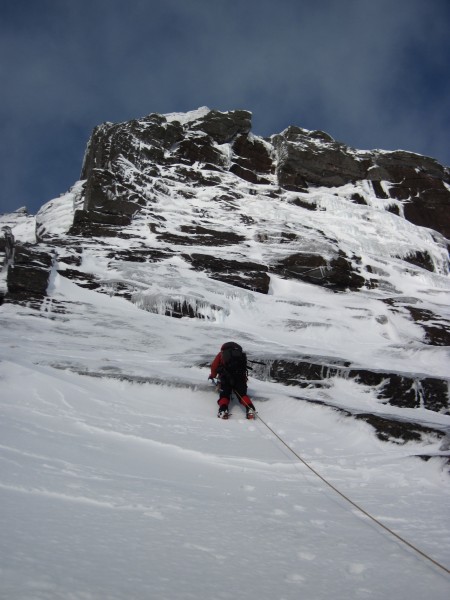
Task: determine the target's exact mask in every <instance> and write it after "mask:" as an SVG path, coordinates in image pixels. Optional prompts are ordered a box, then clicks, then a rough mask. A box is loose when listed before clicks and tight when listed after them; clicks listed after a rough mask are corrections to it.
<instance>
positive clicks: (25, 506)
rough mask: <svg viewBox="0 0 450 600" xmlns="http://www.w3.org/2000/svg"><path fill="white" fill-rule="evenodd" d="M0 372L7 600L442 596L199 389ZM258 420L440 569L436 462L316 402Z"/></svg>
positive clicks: (4, 367)
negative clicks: (225, 417) (223, 417)
mask: <svg viewBox="0 0 450 600" xmlns="http://www.w3.org/2000/svg"><path fill="white" fill-rule="evenodd" d="M0 378H1V381H2V403H1V411H2V418H1V426H0V427H1V440H2V443H1V457H2V463H3V467H2V475H1V480H0V497H1V505H2V515H3V519H2V521H3V523H2V531H3V534H2V542H1V554H2V557H3V560H2V579H3V582H4V584H3V592H2V594H5V595H4V596H2V597H4V598H5V600H6V598H8V599H11V598H14V599H19V598H20V599H22V598H36V599H41V598H42V599H44V598H45V599H47V598H73V599H77V600H78V599H80V600H81V599H83V600H84V599H85V598H99V597H104V598H108V599H109V598H111V599H122V598H125V597H126V598H133V599H134V598H135V599H136V600H137V599H138V598H142V597H149V598H167V600H169V598H171V599H173V598H175V599H177V598H180V599H181V598H194V597H197V598H205V599H206V598H224V599H227V598H233V597H236V596H238V597H240V598H248V599H250V598H255V597H258V598H267V599H269V598H286V599H290V598H292V599H293V598H298V595H299V594H306V595H307V596H308V597H315V598H326V597H329V596H330V595H331V594H333V597H335V598H342V599H344V598H380V599H381V598H385V597H387V595H388V594H392V595H393V596H394V597H396V598H405V599H406V598H422V597H424V595H425V594H426V593H427V591H428V592H429V590H430V589H433V598H437V599H440V598H442V599H443V598H445V597H446V592H447V591H448V580H447V581H446V580H445V577H443V576H442V575H441V574H440V573H439V572H438V571H437V570H436V569H434V568H430V566H429V565H427V564H426V563H424V561H423V560H422V559H420V558H418V557H417V556H415V555H414V553H412V552H410V551H409V550H408V549H405V548H404V547H402V546H401V544H398V543H397V542H396V541H395V540H393V539H391V538H390V537H389V536H388V535H386V534H385V533H384V532H382V531H380V530H379V529H377V528H376V527H375V526H374V525H373V524H372V523H370V522H368V521H367V519H365V518H362V517H361V516H360V515H358V514H355V511H354V510H353V509H352V508H351V507H349V506H346V504H345V502H343V501H342V499H341V498H339V497H338V496H336V495H335V494H334V493H332V492H331V490H329V489H327V488H326V487H324V485H323V484H322V483H321V482H320V481H319V480H318V479H317V478H316V477H315V476H314V475H313V474H312V473H311V472H310V471H308V470H307V469H306V468H305V467H304V466H302V465H301V464H299V463H298V462H296V461H295V459H293V456H292V455H290V453H289V452H288V451H287V449H286V448H285V447H283V446H282V445H281V444H280V443H279V442H278V441H277V440H276V439H275V438H274V436H273V435H272V434H270V432H269V431H268V430H267V429H266V428H265V427H264V425H263V424H262V422H261V421H259V420H257V421H255V422H252V423H249V422H247V421H246V420H245V419H243V413H242V412H240V411H241V408H240V406H238V405H237V404H235V405H233V410H232V412H233V416H232V418H231V420H230V421H228V422H223V421H220V420H218V419H217V418H216V416H215V415H216V408H215V407H216V405H215V394H214V392H213V391H201V390H200V391H195V390H192V389H183V388H178V387H170V386H159V385H152V384H141V385H138V384H131V383H127V382H124V381H121V382H120V381H114V380H110V379H99V378H92V377H86V376H80V375H77V374H74V373H69V372H67V371H60V370H55V369H52V368H50V367H34V368H33V367H30V366H24V365H20V364H17V363H12V362H8V361H3V362H2V363H0ZM259 385H262V384H261V382H260V383H259ZM281 390H282V388H280V392H281ZM258 409H259V410H260V411H261V414H264V417H265V419H266V420H267V421H268V423H270V425H271V427H273V428H274V429H275V430H276V431H277V433H278V434H279V435H281V436H282V437H283V438H284V439H286V440H287V441H288V442H289V443H291V444H292V446H293V447H294V448H295V449H296V451H298V452H302V453H304V455H305V457H306V458H307V459H308V460H309V461H311V462H313V463H314V466H315V467H316V468H319V469H320V470H321V471H322V473H323V474H324V475H326V476H327V477H329V478H330V480H331V481H332V482H333V484H335V485H342V486H343V487H344V488H345V491H346V492H347V493H350V494H351V495H353V499H356V500H358V501H360V502H361V503H363V504H364V505H365V507H366V508H369V509H371V510H375V511H376V514H377V516H380V518H383V519H384V520H386V521H387V522H388V524H389V525H392V526H393V527H394V528H395V529H396V530H397V531H401V532H402V533H405V535H409V536H410V537H411V536H412V537H413V538H414V540H415V541H416V542H417V540H418V539H419V540H420V542H421V544H422V546H424V547H425V548H426V549H427V550H429V551H430V552H432V553H434V556H438V557H440V558H441V559H445V558H446V557H447V558H448V548H449V545H448V541H449V540H448V533H447V534H446V533H445V532H444V530H443V528H442V521H443V519H444V518H445V512H446V507H445V506H440V503H439V502H436V501H437V499H438V498H440V497H442V494H443V490H445V493H448V489H449V486H448V482H447V485H446V483H445V478H443V477H444V476H443V473H442V471H441V469H440V468H439V465H438V463H436V464H435V468H433V467H431V469H430V465H428V464H425V463H423V464H421V463H420V462H419V461H418V459H410V458H408V457H407V453H406V452H405V449H402V450H401V451H400V450H399V449H397V448H395V447H394V448H392V447H391V446H390V445H389V444H383V443H381V442H378V441H377V440H376V439H375V438H374V437H373V434H372V433H371V432H370V430H369V427H368V426H366V425H361V424H360V425H359V426H358V427H357V428H356V432H355V425H354V423H353V422H352V421H350V420H348V419H347V420H346V419H342V418H339V417H336V415H335V414H334V411H332V410H329V409H326V410H325V411H324V409H323V408H321V407H317V406H314V405H309V404H305V403H302V402H299V401H295V400H293V399H289V398H287V397H282V396H279V397H278V398H275V397H270V398H269V399H267V400H266V401H262V402H259V403H258ZM410 451H411V449H410ZM394 497H395V502H393V499H394ZM431 507H433V510H432V513H431V514H430V508H431ZM380 513H381V514H380ZM424 518H425V519H426V528H425V527H424V526H423V521H422V519H424ZM421 522H422V526H421Z"/></svg>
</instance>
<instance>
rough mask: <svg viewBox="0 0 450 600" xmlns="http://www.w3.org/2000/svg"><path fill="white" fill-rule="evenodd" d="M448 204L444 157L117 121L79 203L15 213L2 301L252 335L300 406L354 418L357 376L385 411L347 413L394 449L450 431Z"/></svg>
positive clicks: (196, 123)
mask: <svg viewBox="0 0 450 600" xmlns="http://www.w3.org/2000/svg"><path fill="white" fill-rule="evenodd" d="M449 208H450V170H449V169H448V168H447V167H444V166H442V165H440V164H439V163H438V162H437V161H435V160H434V159H432V158H428V157H424V156H420V155H417V154H413V153H411V152H406V151H401V150H399V151H394V152H388V151H383V150H371V151H366V150H364V151H362V150H356V149H353V148H350V147H349V146H347V145H345V144H344V143H341V142H338V141H336V140H334V139H333V138H332V137H331V136H330V135H328V134H327V133H325V132H322V131H308V130H306V129H303V128H301V127H297V126H291V127H288V128H287V129H286V130H284V131H282V132H281V133H278V134H275V135H272V136H270V137H267V138H263V137H260V136H257V135H255V134H254V133H252V123H251V113H249V112H248V111H245V110H235V111H229V112H219V111H217V110H210V109H208V108H200V109H198V110H196V111H192V112H188V113H176V114H165V115H160V114H150V115H148V116H146V117H144V118H141V119H136V120H133V121H129V122H125V123H117V124H115V123H104V124H102V125H99V126H98V127H96V128H95V130H94V131H93V133H92V136H91V138H90V140H89V142H88V144H87V149H86V153H85V157H84V161H83V166H82V171H81V176H80V181H78V182H75V183H74V185H73V187H72V188H71V189H70V190H69V191H68V192H67V193H65V194H63V195H62V196H60V197H59V198H56V199H54V200H51V201H50V202H48V203H47V204H45V205H44V206H43V207H42V208H41V210H40V211H39V212H38V214H37V215H35V216H32V215H28V214H27V213H26V211H24V210H20V211H18V212H16V213H13V214H9V215H2V216H1V217H0V226H2V227H9V228H10V229H11V231H12V233H13V236H14V251H13V254H12V256H6V254H7V252H6V250H7V247H6V246H7V241H6V237H5V239H2V240H1V244H2V246H0V250H1V251H3V252H4V253H5V256H4V263H5V266H4V270H3V276H4V280H5V282H4V290H3V292H2V298H1V301H2V302H3V303H4V304H5V306H6V305H7V304H15V305H18V306H22V307H24V306H25V307H28V309H29V310H32V311H35V313H36V314H39V315H40V316H44V317H46V318H51V319H67V318H70V315H71V314H72V311H73V310H74V308H73V307H74V305H75V304H76V303H77V301H78V300H77V297H76V295H75V296H74V297H73V298H70V296H68V297H65V298H62V297H61V296H58V295H57V294H55V289H56V287H57V286H56V285H55V281H56V280H57V278H59V279H58V281H61V279H64V280H70V281H71V282H72V283H73V284H75V285H76V286H77V287H78V288H85V289H87V290H91V291H92V292H95V293H100V294H108V295H110V296H113V297H117V296H118V297H121V298H123V299H125V300H126V301H127V302H130V303H133V304H134V305H135V306H137V307H139V308H140V309H142V310H145V311H148V312H150V313H152V314H154V315H156V316H158V318H160V319H161V318H164V319H169V320H173V319H174V318H178V319H181V320H189V322H190V323H191V324H192V328H191V329H192V331H193V332H194V333H195V325H193V324H194V323H201V327H202V328H204V327H209V330H208V331H209V335H210V337H211V348H212V347H214V348H215V346H216V345H217V344H218V343H219V342H218V340H219V338H221V336H226V337H234V338H235V339H238V340H239V339H240V340H243V342H244V343H245V344H246V345H247V346H248V350H249V353H250V354H251V356H252V357H253V358H254V359H255V360H256V361H257V363H256V364H255V365H254V370H253V372H252V376H253V377H255V378H256V379H260V380H272V381H277V382H282V383H284V384H286V385H289V386H292V396H293V397H297V398H301V399H303V400H307V401H310V402H319V403H323V404H328V405H332V406H335V407H336V408H338V409H339V406H340V402H339V393H338V391H339V385H340V382H342V381H347V382H348V381H350V382H351V383H352V385H353V386H354V389H355V390H358V393H359V394H360V396H361V397H362V396H363V395H364V394H366V393H370V394H372V396H373V397H375V398H376V400H377V402H376V404H371V405H370V406H368V405H364V404H358V403H357V402H355V404H354V406H353V408H352V409H351V410H350V411H349V409H348V406H347V407H346V414H350V413H351V414H353V415H354V416H356V417H358V418H362V419H365V420H366V421H367V422H369V423H370V424H371V425H373V427H374V428H375V431H376V432H377V434H378V435H379V436H380V437H381V438H382V439H391V440H395V441H397V442H398V443H405V441H407V440H409V439H416V438H420V437H421V436H427V435H436V436H440V437H445V428H443V427H440V426H439V425H437V424H436V423H434V422H433V419H428V420H427V419H424V414H430V412H429V411H431V413H434V414H436V415H437V414H449V403H448V395H449V378H448V371H446V368H445V364H446V361H448V346H449V345H450V334H449V320H450V309H449V304H450V303H449V298H450V296H449V291H450V285H449V270H448V243H449V242H448V238H449V237H450V211H449ZM5 231H6V230H5ZM237 315H239V316H240V318H239V319H237ZM246 321H247V322H249V321H251V322H252V323H253V325H254V327H255V326H256V325H255V323H256V324H257V327H258V330H259V331H260V335H259V336H256V335H255V328H254V327H253V328H252V329H251V330H250V329H249V330H248V331H247V330H246V327H245V323H246ZM281 331H282V332H284V336H283V337H281V336H280V332H281ZM195 339H196V336H195V335H194V334H192V342H191V345H192V350H193V351H192V357H191V359H190V360H191V364H192V365H193V366H194V365H196V366H202V365H206V364H207V361H208V356H210V352H209V349H205V352H202V349H201V348H195V343H196V342H195ZM286 340H288V342H287V341H286ZM206 350H208V351H206ZM447 366H448V363H447ZM72 367H73V368H75V367H74V365H72ZM120 374H121V375H122V376H124V377H125V376H126V375H127V373H126V371H121V373H120ZM392 407H395V410H394V411H392V410H391V408H392ZM424 411H425V413H424Z"/></svg>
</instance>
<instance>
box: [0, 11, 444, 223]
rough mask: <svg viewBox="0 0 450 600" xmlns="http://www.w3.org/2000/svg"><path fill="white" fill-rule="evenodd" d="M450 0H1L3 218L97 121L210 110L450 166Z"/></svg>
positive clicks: (38, 196)
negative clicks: (238, 112)
mask: <svg viewBox="0 0 450 600" xmlns="http://www.w3.org/2000/svg"><path fill="white" fill-rule="evenodd" d="M449 24H450V7H449V6H448V2H447V1H446V0H428V1H425V0H397V1H396V2H392V1H391V0H377V2H374V1H373V0H315V1H314V2H313V1H307V0H278V1H277V2H274V1H273V0H270V1H269V0H242V2H230V1H229V0H214V2H211V0H78V1H77V2H74V1H73V0H39V1H35V0H2V2H1V4H0V76H1V81H2V89H3V91H2V96H1V99H0V126H1V138H0V139H1V144H0V164H1V169H2V174H1V180H2V191H1V195H0V203H1V205H0V211H5V210H6V211H9V210H13V209H15V208H18V207H19V206H21V205H24V204H25V205H27V206H28V207H29V209H30V210H32V211H36V210H37V209H38V208H39V206H40V205H41V204H42V203H44V202H45V201H47V200H48V199H50V198H51V197H54V196H57V195H59V194H60V193H63V192H64V191H65V190H66V189H67V188H68V187H69V186H70V185H71V184H72V183H73V182H74V181H75V180H76V179H77V177H78V175H79V170H80V166H81V161H82V158H83V152H84V147H85V144H86V141H87V139H88V137H89V135H90V132H91V130H92V128H93V127H94V126H95V125H96V124H98V123H101V122H103V121H124V120H127V119H131V118H135V117H139V116H142V115H145V114H148V113H150V112H172V111H185V110H191V109H194V108H197V107H198V106H202V105H207V106H210V107H214V108H219V109H222V110H228V109H234V108H246V109H248V110H251V111H252V112H253V128H254V131H255V133H257V134H261V135H270V134H272V133H277V132H279V131H281V130H282V129H284V128H285V127H287V126H288V125H290V124H295V125H299V126H303V127H306V128H310V129H322V130H325V131H327V132H329V133H330V134H331V135H333V136H334V137H335V138H337V139H339V140H341V141H343V142H345V143H348V144H350V145H353V146H355V147H359V148H374V147H378V148H384V149H396V148H404V149H407V150H411V151H414V152H418V153H422V154H427V155H430V156H434V157H435V158H437V159H438V160H439V161H440V162H442V163H444V164H450V148H449V145H448V141H447V140H448V137H449V129H450V123H449V116H448V115H449V111H448V106H449V105H450V103H449V100H450V78H449V77H448V64H449V58H450V41H449V38H448V27H449Z"/></svg>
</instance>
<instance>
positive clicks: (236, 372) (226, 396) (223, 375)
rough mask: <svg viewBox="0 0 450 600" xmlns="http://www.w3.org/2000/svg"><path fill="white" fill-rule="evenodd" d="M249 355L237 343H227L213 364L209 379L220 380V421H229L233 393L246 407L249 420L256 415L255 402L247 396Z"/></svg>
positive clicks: (218, 402)
mask: <svg viewBox="0 0 450 600" xmlns="http://www.w3.org/2000/svg"><path fill="white" fill-rule="evenodd" d="M247 368H248V367H247V355H246V354H245V352H244V351H243V350H242V347H241V346H240V345H239V344H236V342H226V343H225V344H223V345H222V347H221V349H220V352H219V353H218V354H217V356H216V357H215V359H214V360H213V361H212V363H211V373H210V375H209V379H212V380H215V379H216V377H218V379H219V390H218V391H219V399H218V401H217V404H218V405H219V412H218V414H217V416H218V417H219V419H228V406H229V404H230V398H231V394H232V392H235V394H236V396H237V397H238V399H239V402H240V403H241V404H243V405H244V406H245V410H246V415H247V419H254V418H255V415H256V411H255V407H254V406H253V402H252V401H251V399H250V398H249V396H248V395H247Z"/></svg>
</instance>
